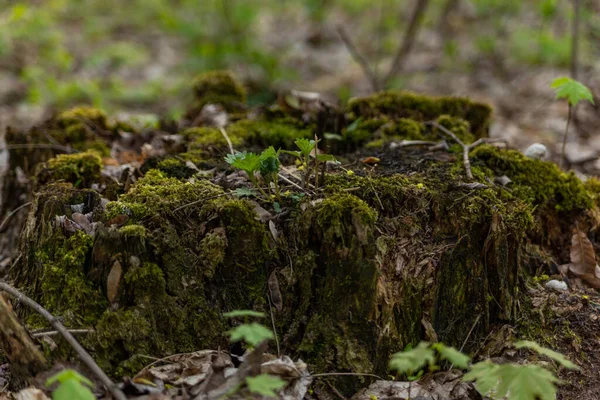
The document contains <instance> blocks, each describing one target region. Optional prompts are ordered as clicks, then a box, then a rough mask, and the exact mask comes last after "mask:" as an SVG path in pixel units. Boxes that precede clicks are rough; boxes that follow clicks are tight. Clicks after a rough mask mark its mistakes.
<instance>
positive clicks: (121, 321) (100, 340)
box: [86, 308, 159, 376]
mask: <svg viewBox="0 0 600 400" xmlns="http://www.w3.org/2000/svg"><path fill="white" fill-rule="evenodd" d="M153 320H154V318H152V316H151V315H149V314H148V312H147V311H146V312H144V310H143V309H140V308H133V309H128V310H116V311H112V310H107V311H106V312H104V314H102V316H101V318H100V319H99V320H98V322H97V323H96V325H95V332H94V333H93V334H92V335H91V336H90V337H89V338H88V339H87V340H86V342H87V343H90V344H92V345H93V348H94V352H93V353H94V354H95V356H96V357H95V359H96V361H97V362H98V364H99V365H100V367H101V368H103V369H104V370H105V371H109V372H112V373H113V374H114V375H118V376H122V375H123V374H127V375H129V374H132V373H136V372H138V371H139V369H138V368H142V367H143V366H144V365H146V364H148V360H146V359H142V360H140V359H138V360H135V361H137V363H136V362H134V360H132V357H133V356H134V355H135V354H144V355H145V354H159V352H158V351H157V349H156V348H155V347H154V346H153V344H154V343H155V340H153V338H154V336H155V335H156V332H155V330H154V328H155V327H154V326H153V322H154V321H153ZM123 360H125V362H123ZM136 369H137V370H136Z"/></svg>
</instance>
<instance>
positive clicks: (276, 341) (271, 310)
mask: <svg viewBox="0 0 600 400" xmlns="http://www.w3.org/2000/svg"><path fill="white" fill-rule="evenodd" d="M267 300H268V301H269V312H270V313H271V326H273V335H274V336H275V344H276V345H277V357H280V356H281V351H280V350H279V339H278V338H277V329H276V328H275V317H274V316H273V307H272V305H271V296H269V293H267Z"/></svg>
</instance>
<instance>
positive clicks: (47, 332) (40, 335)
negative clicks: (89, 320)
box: [31, 329, 94, 338]
mask: <svg viewBox="0 0 600 400" xmlns="http://www.w3.org/2000/svg"><path fill="white" fill-rule="evenodd" d="M67 332H69V333H92V332H94V330H93V329H67ZM59 333H60V332H59V331H45V332H34V333H31V336H33V337H34V338H39V337H43V336H56V335H58V334H59Z"/></svg>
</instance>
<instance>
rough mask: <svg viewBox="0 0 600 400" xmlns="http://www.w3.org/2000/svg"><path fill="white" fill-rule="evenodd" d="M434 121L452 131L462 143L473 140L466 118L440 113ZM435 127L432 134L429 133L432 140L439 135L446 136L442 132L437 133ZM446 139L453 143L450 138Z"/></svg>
mask: <svg viewBox="0 0 600 400" xmlns="http://www.w3.org/2000/svg"><path fill="white" fill-rule="evenodd" d="M436 122H437V123H438V124H440V125H441V126H443V127H444V128H446V129H448V130H449V131H451V132H452V133H454V134H455V135H456V136H457V137H458V138H459V139H460V140H462V142H463V143H472V142H473V141H474V140H475V136H474V135H473V134H472V133H471V127H470V125H469V122H468V121H467V120H464V119H462V118H457V117H452V116H450V115H440V116H439V117H438V118H437V120H436ZM436 131H437V129H436V128H433V132H432V133H433V134H435V136H434V135H431V136H433V137H431V139H432V140H435V139H439V138H440V137H446V136H445V135H444V134H437V132H436ZM446 140H447V141H450V142H452V144H454V143H453V141H452V139H450V138H446Z"/></svg>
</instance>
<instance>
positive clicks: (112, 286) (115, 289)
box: [106, 260, 123, 303]
mask: <svg viewBox="0 0 600 400" xmlns="http://www.w3.org/2000/svg"><path fill="white" fill-rule="evenodd" d="M122 275H123V268H122V267H121V263H120V262H119V260H115V262H114V263H113V266H112V268H111V269H110V272H109V273H108V278H107V279H106V297H107V298H108V301H110V302H111V303H112V302H114V301H115V299H116V298H117V294H118V293H119V283H120V282H121V276H122Z"/></svg>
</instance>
